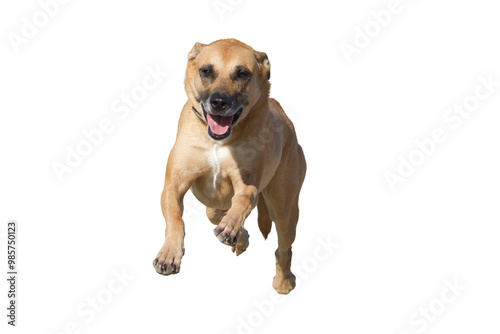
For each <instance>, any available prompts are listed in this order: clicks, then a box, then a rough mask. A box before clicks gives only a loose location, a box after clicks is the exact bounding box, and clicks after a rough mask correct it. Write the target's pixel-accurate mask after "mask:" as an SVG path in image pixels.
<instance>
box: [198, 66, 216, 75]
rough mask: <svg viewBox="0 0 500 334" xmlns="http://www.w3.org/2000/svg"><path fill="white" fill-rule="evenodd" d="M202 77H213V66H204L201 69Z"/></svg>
mask: <svg viewBox="0 0 500 334" xmlns="http://www.w3.org/2000/svg"><path fill="white" fill-rule="evenodd" d="M200 75H201V76H202V77H210V76H212V75H213V70H212V66H203V67H201V68H200Z"/></svg>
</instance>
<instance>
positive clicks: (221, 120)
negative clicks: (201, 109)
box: [207, 113, 233, 136]
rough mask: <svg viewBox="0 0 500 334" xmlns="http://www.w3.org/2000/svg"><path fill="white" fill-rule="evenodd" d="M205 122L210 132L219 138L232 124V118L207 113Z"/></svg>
mask: <svg viewBox="0 0 500 334" xmlns="http://www.w3.org/2000/svg"><path fill="white" fill-rule="evenodd" d="M207 120H208V126H209V127H210V130H212V132H213V133H214V134H216V135H217V136H221V135H223V134H225V133H226V132H227V130H228V129H229V126H230V125H231V123H232V122H233V116H219V115H212V114H209V113H207Z"/></svg>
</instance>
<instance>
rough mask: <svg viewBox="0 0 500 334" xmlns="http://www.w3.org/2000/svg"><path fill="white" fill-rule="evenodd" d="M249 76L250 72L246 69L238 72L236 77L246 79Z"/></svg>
mask: <svg viewBox="0 0 500 334" xmlns="http://www.w3.org/2000/svg"><path fill="white" fill-rule="evenodd" d="M249 76H250V72H248V71H245V70H240V71H238V72H236V77H237V78H238V79H246V78H248V77H249Z"/></svg>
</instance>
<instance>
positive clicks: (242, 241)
mask: <svg viewBox="0 0 500 334" xmlns="http://www.w3.org/2000/svg"><path fill="white" fill-rule="evenodd" d="M248 238H250V235H249V234H248V232H247V230H245V229H243V231H242V232H241V235H240V237H239V239H238V242H236V245H234V246H233V247H232V248H231V250H232V251H233V253H236V256H239V255H240V254H241V253H243V252H244V251H246V250H247V247H248V245H249V244H250V242H249V241H248Z"/></svg>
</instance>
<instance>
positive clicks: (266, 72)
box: [255, 51, 271, 80]
mask: <svg viewBox="0 0 500 334" xmlns="http://www.w3.org/2000/svg"><path fill="white" fill-rule="evenodd" d="M255 58H256V59H257V63H258V64H259V66H260V68H261V69H262V74H263V76H264V78H267V80H269V79H271V63H270V62H269V59H268V58H267V55H266V53H265V52H258V51H257V52H255Z"/></svg>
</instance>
